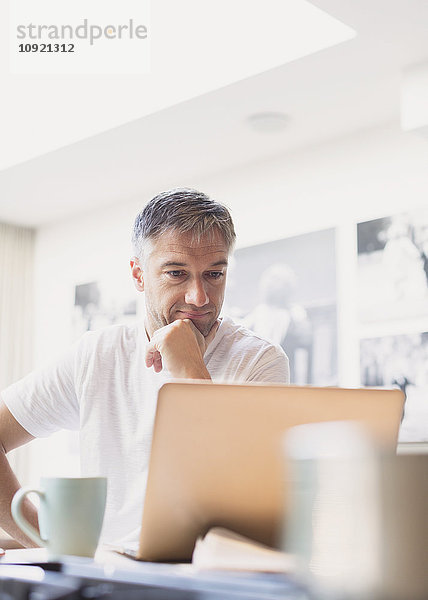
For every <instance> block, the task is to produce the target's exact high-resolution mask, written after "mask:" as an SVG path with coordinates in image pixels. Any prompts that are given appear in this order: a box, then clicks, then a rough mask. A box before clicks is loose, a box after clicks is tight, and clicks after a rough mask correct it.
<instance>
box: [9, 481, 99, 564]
mask: <svg viewBox="0 0 428 600" xmlns="http://www.w3.org/2000/svg"><path fill="white" fill-rule="evenodd" d="M40 487H41V489H40V490H38V489H33V488H29V487H27V488H21V489H20V490H18V491H17V492H16V494H15V496H14V497H13V500H12V504H11V511H12V516H13V518H14V520H15V522H16V524H17V525H18V526H19V527H20V528H21V529H22V531H23V532H24V533H25V534H26V535H28V537H29V538H31V539H32V540H33V541H34V542H35V543H36V544H38V545H39V546H42V547H45V548H47V551H48V556H49V558H51V559H53V558H56V557H59V556H61V555H63V554H71V555H76V556H89V557H93V556H94V554H95V550H96V548H97V545H98V540H99V537H100V533H101V527H102V523H103V518H104V511H105V504H106V495H107V478H106V477H82V478H65V477H44V478H42V479H41V486H40ZM31 493H33V494H37V495H38V496H39V498H40V508H39V511H38V517H39V527H40V535H39V533H38V531H37V530H36V529H35V528H34V527H33V526H32V525H31V524H30V523H29V522H28V521H27V519H26V518H25V517H24V516H23V514H22V503H23V501H24V499H25V497H26V496H27V495H28V494H31Z"/></svg>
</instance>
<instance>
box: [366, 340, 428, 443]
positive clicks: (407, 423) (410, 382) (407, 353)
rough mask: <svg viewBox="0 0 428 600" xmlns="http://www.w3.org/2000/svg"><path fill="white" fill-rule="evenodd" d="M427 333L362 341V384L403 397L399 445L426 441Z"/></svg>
mask: <svg viewBox="0 0 428 600" xmlns="http://www.w3.org/2000/svg"><path fill="white" fill-rule="evenodd" d="M427 365H428V331H424V332H420V333H412V334H402V335H388V336H382V337H375V338H369V339H364V340H361V342H360V366H361V383H362V384H363V385H365V386H370V387H377V386H382V387H383V386H386V387H392V386H397V387H400V388H401V389H402V391H403V392H404V393H405V395H406V402H405V405H404V414H403V420H402V424H401V428H400V437H399V441H400V442H427V441H428V368H427Z"/></svg>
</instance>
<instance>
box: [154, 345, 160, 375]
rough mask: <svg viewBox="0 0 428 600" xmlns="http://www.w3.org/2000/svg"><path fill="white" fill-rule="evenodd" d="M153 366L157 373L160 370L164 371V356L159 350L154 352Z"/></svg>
mask: <svg viewBox="0 0 428 600" xmlns="http://www.w3.org/2000/svg"><path fill="white" fill-rule="evenodd" d="M153 367H154V369H155V373H159V372H160V371H162V356H161V355H160V353H159V352H158V351H157V350H156V352H155V353H154V357H153Z"/></svg>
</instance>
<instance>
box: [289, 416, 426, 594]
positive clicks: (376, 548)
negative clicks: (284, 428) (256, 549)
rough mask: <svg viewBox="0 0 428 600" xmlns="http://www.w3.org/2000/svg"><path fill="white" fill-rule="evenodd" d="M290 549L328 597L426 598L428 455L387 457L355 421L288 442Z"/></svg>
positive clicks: (305, 428)
mask: <svg viewBox="0 0 428 600" xmlns="http://www.w3.org/2000/svg"><path fill="white" fill-rule="evenodd" d="M285 452H286V456H287V466H288V468H287V473H288V475H287V479H288V480H287V488H288V489H289V501H288V502H289V510H288V518H287V519H286V523H285V529H284V543H283V546H284V548H285V550H286V551H288V552H291V553H293V554H294V555H295V556H296V558H297V564H298V565H299V570H300V576H301V577H303V578H304V580H305V582H306V583H308V584H309V585H313V587H314V589H316V590H317V592H318V593H319V594H320V595H321V596H322V594H323V593H324V594H325V596H326V597H329V598H331V597H340V598H342V599H352V600H361V599H362V598H370V600H384V599H388V600H402V599H403V598H406V600H426V598H427V594H428V569H427V566H426V545H427V540H428V455H415V454H413V455H399V456H396V455H394V454H392V453H388V454H387V453H385V452H384V451H382V449H380V448H378V447H377V446H376V445H375V444H374V442H373V441H372V440H371V439H370V438H369V437H368V434H367V433H366V431H365V430H364V429H363V428H362V426H358V425H357V424H355V423H351V422H348V423H345V422H343V423H340V422H336V423H317V424H308V425H301V426H298V427H294V428H292V429H290V430H289V431H288V434H287V435H286V437H285Z"/></svg>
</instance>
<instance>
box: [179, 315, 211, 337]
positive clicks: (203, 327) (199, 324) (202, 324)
mask: <svg viewBox="0 0 428 600" xmlns="http://www.w3.org/2000/svg"><path fill="white" fill-rule="evenodd" d="M178 319H189V320H190V321H192V323H193V325H194V326H195V327H196V329H198V330H199V331H200V332H201V333H202V335H203V336H204V337H207V335H208V334H209V332H210V331H211V328H212V326H213V325H214V323H215V322H216V321H217V319H214V320H213V319H212V317H211V318H209V319H208V321H206V320H205V319H203V318H198V319H192V318H191V317H186V316H177V317H176V319H174V320H178Z"/></svg>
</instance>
